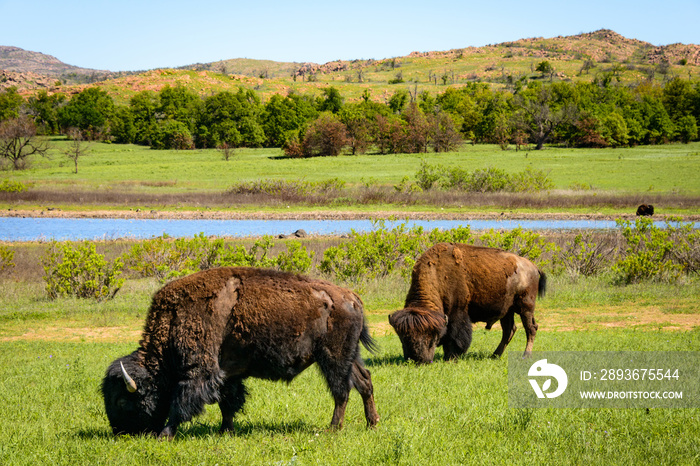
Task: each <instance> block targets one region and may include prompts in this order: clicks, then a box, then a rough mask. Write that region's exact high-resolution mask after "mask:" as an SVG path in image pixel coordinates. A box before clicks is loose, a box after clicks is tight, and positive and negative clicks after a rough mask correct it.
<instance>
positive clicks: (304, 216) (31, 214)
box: [0, 209, 700, 221]
mask: <svg viewBox="0 0 700 466" xmlns="http://www.w3.org/2000/svg"><path fill="white" fill-rule="evenodd" d="M0 217H23V218H94V219H144V220H145V219H161V220H365V219H389V218H395V219H398V220H404V219H406V220H496V219H501V220H503V219H508V220H615V219H617V218H627V219H632V218H635V217H636V216H635V215H634V214H618V215H613V214H602V213H584V214H579V213H569V212H556V213H554V212H467V211H465V212H413V211H398V210H391V211H388V210H387V211H373V212H348V211H334V210H310V211H303V212H289V213H287V212H265V211H257V212H233V211H216V210H210V211H194V210H191V211H168V210H163V211H159V210H139V209H137V210H82V211H73V210H70V211H65V210H61V209H43V210H38V209H26V210H23V209H8V210H4V211H0ZM668 217H680V218H681V219H682V220H683V221H700V215H673V216H671V215H664V214H658V215H655V216H654V218H655V219H660V220H664V219H666V218H668Z"/></svg>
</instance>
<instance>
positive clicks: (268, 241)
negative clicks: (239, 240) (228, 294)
mask: <svg viewBox="0 0 700 466" xmlns="http://www.w3.org/2000/svg"><path fill="white" fill-rule="evenodd" d="M273 246H274V242H273V241H272V236H270V235H265V236H263V237H262V238H261V239H258V240H256V241H255V243H253V245H252V246H251V247H250V249H247V250H246V248H245V247H244V246H241V245H238V246H236V247H235V248H224V249H222V250H221V251H220V256H219V257H218V258H217V259H216V261H215V262H216V265H217V266H230V267H235V266H245V267H273V266H275V265H276V264H275V260H274V259H272V258H270V257H267V254H268V252H270V249H272V247H273Z"/></svg>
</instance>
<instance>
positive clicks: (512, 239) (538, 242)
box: [479, 227, 555, 266]
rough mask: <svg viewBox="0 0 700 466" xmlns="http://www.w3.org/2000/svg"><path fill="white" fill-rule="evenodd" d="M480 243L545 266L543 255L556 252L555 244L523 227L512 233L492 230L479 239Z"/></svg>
mask: <svg viewBox="0 0 700 466" xmlns="http://www.w3.org/2000/svg"><path fill="white" fill-rule="evenodd" d="M479 241H480V242H481V243H482V244H483V245H484V246H487V247H490V248H500V249H505V250H506V251H510V252H513V253H515V254H517V255H519V256H523V257H526V258H527V259H530V260H531V261H532V262H535V263H537V264H538V266H539V265H544V263H545V262H546V261H544V260H540V259H543V257H542V256H543V254H544V253H546V252H551V251H553V250H554V248H555V246H554V244H552V243H550V242H548V241H546V240H545V239H544V237H543V236H542V235H540V234H539V233H536V232H534V231H529V230H523V229H522V227H518V228H515V229H513V230H510V231H496V230H494V229H491V230H489V231H487V232H486V233H484V234H482V235H481V236H480V237H479Z"/></svg>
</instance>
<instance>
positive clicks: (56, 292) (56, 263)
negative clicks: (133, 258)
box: [42, 241, 124, 301]
mask: <svg viewBox="0 0 700 466" xmlns="http://www.w3.org/2000/svg"><path fill="white" fill-rule="evenodd" d="M42 264H43V266H44V273H45V275H44V281H45V282H46V292H47V294H48V296H49V298H50V299H56V298H58V297H60V296H74V297H76V298H92V299H96V300H98V301H101V300H103V299H111V298H113V297H114V295H115V294H116V293H117V291H119V289H120V288H121V287H122V285H123V284H124V279H123V278H118V277H119V275H121V273H122V268H123V266H124V264H123V263H122V261H121V260H120V259H115V260H114V262H112V263H109V262H108V261H107V260H106V259H105V258H104V256H103V255H101V254H98V253H97V252H96V249H95V244H94V243H90V242H87V241H86V242H84V243H82V244H81V245H80V246H77V247H75V248H74V247H73V245H72V244H71V243H62V244H59V243H57V242H56V241H54V242H52V243H51V246H50V247H49V250H48V251H47V253H46V255H45V256H44V257H43V259H42Z"/></svg>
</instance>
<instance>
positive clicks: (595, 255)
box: [557, 233, 614, 277]
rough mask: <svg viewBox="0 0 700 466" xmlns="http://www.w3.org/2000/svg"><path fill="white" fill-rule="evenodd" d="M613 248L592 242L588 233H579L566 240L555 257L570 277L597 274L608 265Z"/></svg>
mask: <svg viewBox="0 0 700 466" xmlns="http://www.w3.org/2000/svg"><path fill="white" fill-rule="evenodd" d="M613 254H614V248H613V247H611V246H609V245H605V244H603V243H600V242H598V243H595V242H593V239H592V235H591V234H590V233H586V234H583V233H579V234H577V235H576V237H575V238H574V240H573V241H568V242H567V243H566V245H565V246H564V247H563V248H562V250H561V252H560V253H559V255H558V257H557V262H558V263H560V264H561V265H562V266H563V268H564V270H565V271H566V272H567V273H568V274H569V275H571V276H572V277H577V276H579V275H583V276H585V277H590V276H593V275H597V274H599V273H600V272H601V271H602V270H604V269H605V268H606V267H608V266H609V265H610V262H611V261H612V256H613Z"/></svg>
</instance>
